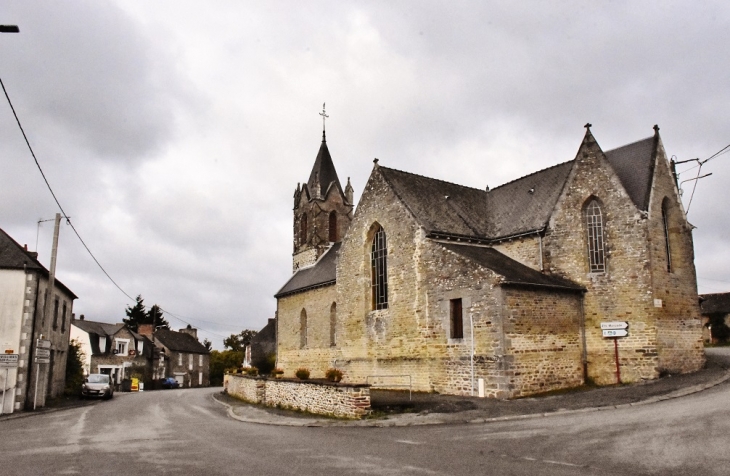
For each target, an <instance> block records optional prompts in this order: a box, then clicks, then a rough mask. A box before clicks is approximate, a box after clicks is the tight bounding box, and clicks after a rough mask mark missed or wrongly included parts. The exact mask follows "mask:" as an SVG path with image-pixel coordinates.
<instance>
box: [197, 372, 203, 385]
mask: <svg viewBox="0 0 730 476" xmlns="http://www.w3.org/2000/svg"><path fill="white" fill-rule="evenodd" d="M198 385H203V372H198Z"/></svg>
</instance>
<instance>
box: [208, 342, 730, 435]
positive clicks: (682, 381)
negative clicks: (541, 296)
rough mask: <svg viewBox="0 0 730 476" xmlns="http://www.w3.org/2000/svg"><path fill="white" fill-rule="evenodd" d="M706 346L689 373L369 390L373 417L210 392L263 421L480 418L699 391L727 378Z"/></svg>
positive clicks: (382, 423)
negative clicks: (536, 385) (547, 391)
mask: <svg viewBox="0 0 730 476" xmlns="http://www.w3.org/2000/svg"><path fill="white" fill-rule="evenodd" d="M706 352H707V366H706V368H704V369H703V370H700V371H699V372H695V373H692V374H684V375H672V376H666V377H663V378H661V379H658V380H652V381H648V382H642V383H637V384H631V385H617V386H611V387H600V388H584V389H577V390H574V391H570V392H565V393H560V394H555V395H549V396H540V397H531V398H522V399H517V400H507V401H504V400H495V399H490V398H474V397H457V396H453V395H437V394H427V393H414V394H413V400H412V401H409V400H408V392H395V391H384V390H371V403H372V408H373V417H372V418H368V419H364V420H355V421H351V420H339V419H334V418H326V417H320V416H316V415H308V414H303V413H298V412H293V411H286V410H278V409H274V408H268V407H264V406H259V405H251V404H247V403H244V402H241V401H240V400H237V399H235V398H232V397H230V396H228V395H224V394H222V393H221V394H216V395H214V398H215V399H216V401H218V402H219V403H221V404H222V405H225V406H227V407H228V415H229V416H230V417H231V418H234V419H236V420H240V421H244V422H249V423H260V424H267V425H282V426H370V427H373V426H374V427H386V426H412V425H437V424H448V423H485V422H489V421H505V420H513V419H522V418H537V417H543V416H546V415H550V414H555V413H575V412H590V411H600V410H609V409H615V408H621V407H626V406H635V405H647V404H651V403H656V402H660V401H663V400H669V399H672V398H679V397H683V396H686V395H690V394H692V393H696V392H700V391H702V390H705V389H708V388H711V387H714V386H716V385H720V384H721V383H724V382H726V381H728V380H730V347H717V348H708V349H706Z"/></svg>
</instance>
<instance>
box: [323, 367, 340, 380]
mask: <svg viewBox="0 0 730 476" xmlns="http://www.w3.org/2000/svg"><path fill="white" fill-rule="evenodd" d="M324 376H325V378H326V379H327V380H329V381H331V382H339V381H340V380H342V370H340V369H334V368H331V369H327V372H325V374H324Z"/></svg>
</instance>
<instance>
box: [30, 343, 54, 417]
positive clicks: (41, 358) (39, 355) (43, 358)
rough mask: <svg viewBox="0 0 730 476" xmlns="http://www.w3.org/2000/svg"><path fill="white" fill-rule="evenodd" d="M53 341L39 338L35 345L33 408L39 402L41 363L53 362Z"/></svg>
mask: <svg viewBox="0 0 730 476" xmlns="http://www.w3.org/2000/svg"><path fill="white" fill-rule="evenodd" d="M50 349H51V341H50V340H48V339H38V340H37V341H36V346H35V363H36V367H35V393H34V394H33V410H35V407H36V403H37V402H38V375H39V374H40V373H41V364H50V363H51V351H50Z"/></svg>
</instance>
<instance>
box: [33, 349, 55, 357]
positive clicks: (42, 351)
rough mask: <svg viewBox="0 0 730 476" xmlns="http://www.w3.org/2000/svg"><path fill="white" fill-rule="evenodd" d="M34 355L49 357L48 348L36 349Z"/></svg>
mask: <svg viewBox="0 0 730 476" xmlns="http://www.w3.org/2000/svg"><path fill="white" fill-rule="evenodd" d="M35 356H36V357H38V358H39V359H50V358H51V351H50V350H48V349H36V350H35Z"/></svg>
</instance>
